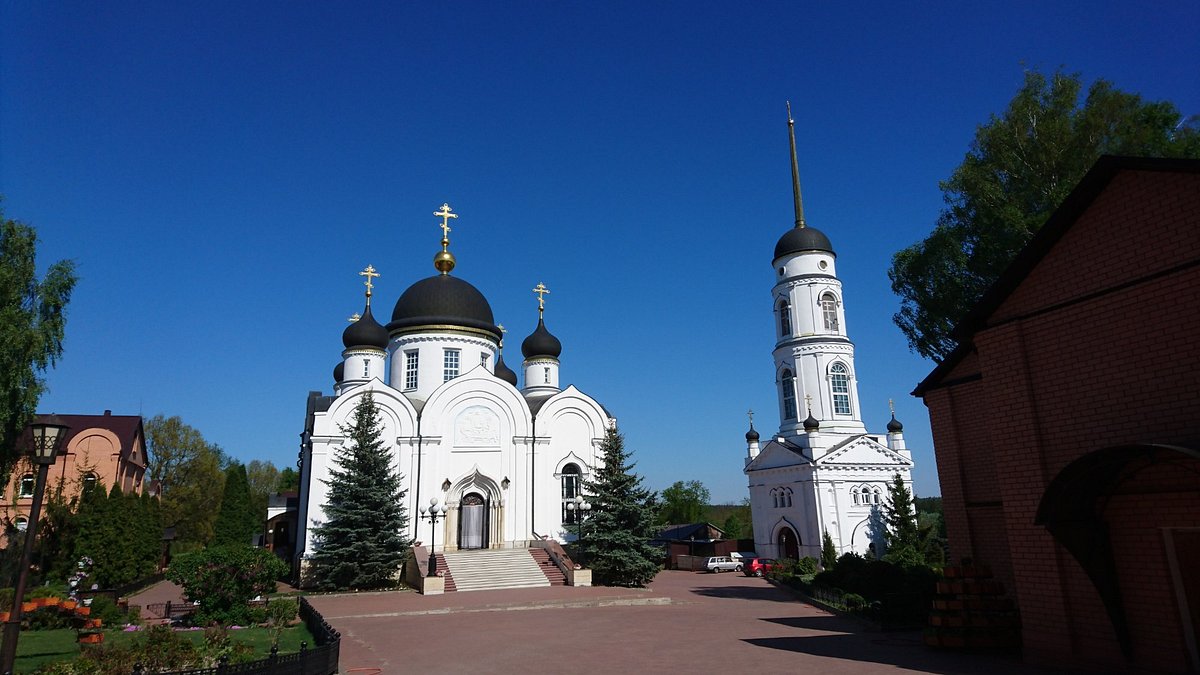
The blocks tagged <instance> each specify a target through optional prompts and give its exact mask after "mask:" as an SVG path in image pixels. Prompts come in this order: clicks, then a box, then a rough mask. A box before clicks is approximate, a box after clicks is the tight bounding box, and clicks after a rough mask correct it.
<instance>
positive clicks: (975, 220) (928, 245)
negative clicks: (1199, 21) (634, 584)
mask: <svg viewBox="0 0 1200 675" xmlns="http://www.w3.org/2000/svg"><path fill="white" fill-rule="evenodd" d="M1082 90H1083V82H1082V79H1081V77H1080V76H1079V75H1078V74H1067V73H1062V72H1056V73H1054V74H1053V75H1052V76H1050V77H1046V76H1045V75H1043V74H1041V73H1039V72H1036V71H1030V72H1027V73H1026V74H1025V82H1024V85H1023V86H1022V87H1021V88H1020V90H1018V91H1017V94H1016V96H1014V97H1013V99H1012V101H1011V102H1009V104H1008V108H1007V109H1006V110H1005V111H1004V113H1003V114H1002V115H1000V116H995V115H993V116H992V118H991V119H990V120H988V122H987V123H986V124H983V125H981V126H980V127H979V128H978V129H977V130H976V133H975V139H974V141H972V143H971V147H970V150H969V151H968V152H967V156H966V157H965V158H964V159H963V162H962V164H961V165H959V167H958V168H957V169H955V170H954V173H953V174H951V176H950V178H949V179H948V180H946V181H944V182H942V183H941V185H940V187H941V190H942V195H943V198H944V200H945V202H946V207H945V208H944V209H943V210H942V213H941V215H940V216H939V217H938V221H937V225H936V227H935V228H934V230H933V232H932V233H931V234H930V235H929V236H928V237H926V238H925V240H924V241H921V242H919V243H917V244H914V245H912V246H910V247H908V248H906V249H904V250H902V251H900V252H899V253H897V254H896V255H895V256H894V257H893V259H892V267H891V269H890V270H889V271H888V277H889V278H890V279H891V281H892V291H893V292H895V293H896V294H897V295H899V296H900V311H899V313H897V314H896V315H895V316H894V317H893V320H894V321H895V322H896V325H898V326H899V327H900V329H901V330H902V331H903V332H904V335H905V336H906V337H907V338H908V343H909V347H910V348H911V349H912V350H913V351H915V352H917V353H918V354H921V355H922V356H925V357H928V358H931V359H934V360H937V361H940V360H942V359H943V358H945V357H946V355H948V354H949V353H950V351H951V350H953V349H954V347H955V345H956V341H955V339H954V337H953V336H952V331H953V328H954V326H955V325H956V324H957V323H958V322H959V321H960V320H961V319H962V318H963V317H965V316H966V313H967V311H968V310H969V309H970V308H971V307H972V306H974V305H975V303H976V302H977V301H978V300H979V298H980V296H981V295H982V294H983V292H984V291H985V290H987V288H988V287H989V286H991V285H992V283H993V282H994V281H995V280H996V279H997V278H998V277H999V276H1000V273H1001V272H1003V271H1004V269H1005V268H1006V267H1007V266H1008V264H1009V263H1010V262H1011V261H1012V259H1013V257H1014V256H1015V255H1016V253H1017V252H1018V251H1019V250H1020V249H1021V247H1023V246H1024V245H1025V243H1026V242H1028V241H1029V238H1030V237H1032V236H1033V234H1034V233H1035V232H1037V230H1038V229H1039V228H1040V227H1041V226H1042V223H1043V222H1045V220H1046V218H1047V217H1048V216H1049V215H1050V213H1051V212H1052V211H1053V210H1054V209H1055V208H1057V207H1058V205H1059V204H1060V203H1061V202H1062V200H1063V198H1064V197H1066V195H1067V194H1068V193H1069V192H1070V191H1071V189H1072V188H1074V187H1075V185H1076V183H1078V182H1079V179H1080V178H1082V177H1083V175H1084V173H1086V172H1087V170H1088V169H1089V168H1090V167H1091V166H1092V165H1093V164H1094V163H1095V162H1096V160H1097V159H1098V158H1099V157H1100V155H1102V154H1114V155H1145V156H1162V157H1180V156H1187V157H1197V156H1200V133H1198V132H1197V131H1196V130H1195V129H1194V128H1190V127H1185V126H1183V125H1181V123H1180V114H1179V111H1178V110H1176V108H1175V106H1174V105H1172V104H1171V103H1168V102H1146V101H1143V100H1142V98H1141V97H1140V96H1138V95H1137V94H1130V93H1126V92H1123V91H1120V90H1118V89H1116V88H1115V87H1113V85H1112V84H1110V83H1108V82H1106V81H1104V80H1097V81H1096V82H1095V83H1093V84H1092V86H1091V87H1090V88H1089V89H1088V93H1087V96H1086V98H1084V99H1083V100H1082V101H1081V100H1080V92H1081V91H1082Z"/></svg>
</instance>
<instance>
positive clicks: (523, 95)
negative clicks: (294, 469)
mask: <svg viewBox="0 0 1200 675" xmlns="http://www.w3.org/2000/svg"><path fill="white" fill-rule="evenodd" d="M742 5H744V6H735V4H734V3H705V2H687V3H683V2H664V3H644V2H628V3H624V2H604V3H582V2H512V3H482V2H478V3H454V2H450V3H379V4H372V3H325V4H318V3H308V2H274V3H268V2H255V3H215V2H214V3H207V2H206V3H132V2H106V3H0V193H2V194H3V195H4V199H5V201H4V210H5V213H6V216H7V217H10V218H16V219H18V220H22V221H24V222H27V223H30V224H32V225H34V226H35V227H36V228H37V229H38V233H39V236H40V238H41V241H42V244H41V248H40V254H41V257H40V259H39V263H40V264H41V266H42V267H44V266H45V265H47V264H49V262H50V261H52V260H55V259H59V258H72V259H74V260H75V261H76V262H77V263H78V267H79V274H80V282H79V285H78V287H77V290H76V293H75V296H74V298H73V300H72V302H71V305H70V313H69V322H68V327H67V341H66V352H65V354H64V357H63V359H62V360H61V361H60V363H59V365H58V367H57V368H56V369H55V370H54V371H52V372H51V373H50V374H49V376H48V380H49V385H50V392H49V393H48V394H47V395H46V396H45V397H44V398H43V401H42V405H41V406H40V409H41V410H42V411H44V412H50V411H56V412H60V413H98V412H101V411H102V410H104V409H111V410H113V411H114V412H115V413H120V414H136V413H141V414H144V415H146V416H151V415H154V414H157V413H163V414H167V415H179V416H181V417H182V418H183V419H184V421H186V422H187V423H189V424H191V425H193V426H195V427H197V428H198V429H200V430H201V431H202V432H203V433H204V435H205V437H206V438H208V439H209V440H211V441H213V442H216V443H218V444H219V445H221V446H222V447H223V448H224V449H225V450H227V451H228V452H229V453H230V454H231V455H233V456H234V457H237V458H239V459H242V460H246V461H248V460H250V459H268V460H271V461H273V462H274V463H275V464H276V465H279V466H282V465H288V464H292V463H293V462H294V461H295V458H296V451H297V448H298V442H299V441H298V434H299V432H300V431H301V429H302V423H303V413H304V399H305V395H306V392H308V391H309V390H313V389H317V390H323V391H326V392H328V391H329V389H330V385H331V382H332V376H331V371H332V369H333V366H334V365H335V364H336V363H337V361H338V360H339V359H340V352H341V342H340V336H341V332H342V330H343V329H344V327H345V325H346V324H345V318H346V317H347V316H348V315H350V314H351V313H353V312H356V311H359V310H360V309H361V308H362V286H361V284H360V281H361V278H360V277H358V276H357V274H356V273H357V272H358V271H359V270H360V269H362V268H363V267H364V266H365V265H367V264H368V263H370V264H372V265H374V266H375V267H376V268H377V269H378V270H379V271H380V272H381V273H382V275H383V276H382V277H381V278H380V279H378V280H377V282H376V284H377V286H376V298H375V301H376V307H379V308H380V309H379V310H377V314H378V315H381V317H382V318H384V319H386V318H387V316H390V308H391V306H392V304H394V302H395V300H396V298H397V297H399V295H400V293H401V292H403V290H404V289H405V288H407V287H408V285H409V284H411V283H413V282H415V281H417V280H419V279H421V278H424V277H426V276H429V275H431V274H433V273H434V270H433V267H432V263H431V260H432V256H433V254H434V253H435V252H436V251H437V250H438V240H439V236H440V230H439V229H438V227H437V225H436V224H437V222H438V220H437V219H436V218H434V217H433V216H432V212H433V211H434V210H436V209H437V208H438V207H439V206H440V205H441V204H442V203H443V202H449V203H450V204H451V206H452V207H453V208H454V210H455V211H456V212H458V213H460V214H461V218H460V219H459V220H458V221H456V222H455V224H454V225H455V229H454V232H453V233H452V235H451V238H452V242H453V243H452V250H453V251H454V253H455V254H456V256H457V257H458V268H457V269H456V270H455V274H456V275H458V276H460V277H462V278H464V279H466V280H468V281H470V282H471V283H472V284H474V285H475V286H476V287H478V288H479V289H480V290H481V291H483V292H484V294H485V295H486V296H487V297H488V299H489V300H490V302H491V304H492V308H493V310H494V312H495V314H496V318H497V320H498V321H499V322H500V323H503V324H504V325H505V326H506V327H507V328H509V330H510V333H509V338H510V339H509V344H510V348H509V349H508V350H507V351H508V359H507V360H508V361H509V362H510V363H512V364H513V365H514V366H515V365H518V364H519V362H520V352H519V348H518V345H519V343H520V340H521V339H522V338H523V337H524V336H525V335H527V334H528V333H529V332H531V331H532V330H533V328H534V327H535V325H536V322H537V302H536V298H535V296H534V295H533V294H532V293H531V292H530V289H532V288H533V286H534V285H535V284H537V282H539V281H544V282H545V283H546V285H547V286H548V287H549V288H550V289H551V295H550V296H548V298H547V310H546V322H547V325H548V327H549V328H550V330H551V331H552V332H553V333H555V334H556V335H557V336H558V337H559V338H560V339H561V340H562V342H563V355H562V371H561V372H562V380H563V382H564V383H574V384H576V385H577V386H579V387H580V388H581V389H583V390H584V391H586V392H588V393H590V394H592V395H593V396H595V397H596V398H597V399H598V400H600V401H601V402H603V403H604V404H605V405H606V406H607V407H608V408H609V409H610V410H611V411H612V412H613V413H614V414H615V415H616V416H617V417H618V418H619V420H620V423H621V428H622V430H623V431H624V433H625V434H626V436H627V441H628V446H629V447H630V449H632V450H633V451H634V453H635V459H636V460H637V461H638V470H639V471H640V472H641V473H642V474H643V475H644V476H645V477H646V479H647V482H648V483H649V485H650V486H651V487H654V488H656V489H661V488H663V487H666V486H667V485H669V484H670V483H672V482H674V481H675V480H690V479H697V480H700V481H702V482H703V483H704V484H705V485H707V486H708V487H709V488H710V489H711V491H712V494H713V498H714V500H715V501H718V502H728V501H736V500H740V499H741V498H742V497H743V496H745V495H746V489H745V478H744V476H743V474H742V473H741V468H742V465H743V457H744V455H745V442H744V440H743V434H744V432H745V430H746V415H745V411H746V410H747V409H748V408H753V409H754V410H756V411H758V414H757V415H756V420H757V424H756V426H757V427H758V428H759V429H760V430H762V431H764V432H769V431H772V430H774V429H775V428H776V427H777V425H778V414H777V412H776V410H777V403H776V400H775V393H774V392H775V390H774V385H773V371H772V361H771V349H772V347H773V340H774V332H773V321H772V316H771V299H770V290H771V285H772V283H773V276H772V268H771V254H772V250H773V247H774V243H775V240H776V239H777V238H778V237H779V236H780V235H781V234H782V233H783V232H784V231H786V230H787V229H788V228H789V227H791V224H792V213H791V208H792V202H791V188H790V168H789V159H788V150H787V133H786V113H785V110H784V101H785V100H788V99H790V100H791V102H792V109H793V114H794V117H795V119H796V133H797V139H796V140H797V145H798V148H799V159H800V173H801V180H802V183H803V190H804V202H805V211H806V216H807V219H808V222H809V223H810V224H811V225H813V226H815V227H818V228H820V229H821V230H822V231H824V232H825V233H826V234H828V235H829V237H830V239H831V240H832V241H833V244H834V247H835V249H836V250H837V252H838V256H839V257H838V272H839V276H840V277H841V279H842V281H843V283H844V288H845V305H846V313H847V327H848V329H849V332H850V336H851V338H852V339H853V340H854V342H855V343H856V345H857V361H856V363H857V371H858V380H859V392H860V396H861V398H862V409H863V413H864V416H865V418H866V421H867V423H868V427H869V428H871V429H873V430H882V428H883V425H884V424H885V423H886V422H887V419H888V405H887V401H888V399H889V398H894V399H895V400H896V407H897V417H898V418H899V419H900V420H901V421H903V422H904V424H905V430H906V432H907V439H908V443H909V446H910V447H912V448H913V449H914V455H915V458H916V460H917V470H916V472H915V481H916V490H917V492H918V494H922V495H932V494H937V493H938V492H939V488H938V484H937V473H936V468H935V464H934V459H933V451H932V441H931V437H930V433H929V422H928V416H927V414H926V411H925V408H924V406H922V405H921V403H920V402H919V401H917V400H916V399H913V398H911V397H910V396H909V395H908V393H909V392H910V391H911V390H912V388H913V386H914V385H915V384H916V383H917V382H918V381H919V380H920V379H922V378H923V377H924V376H925V375H926V374H927V373H928V371H929V370H930V368H931V367H932V364H931V363H930V362H927V361H924V360H922V359H920V358H918V357H916V356H915V355H913V354H911V353H909V351H908V349H907V346H906V343H905V341H904V338H903V336H902V335H901V334H900V332H899V330H898V329H896V328H895V326H894V325H893V324H892V322H891V315H892V314H893V313H894V312H895V311H896V310H897V307H898V300H897V298H896V297H895V296H894V295H893V294H892V293H891V291H890V287H889V284H888V280H887V268H888V265H889V263H890V260H891V256H892V254H893V253H894V252H895V251H897V250H899V249H901V248H903V247H904V246H906V245H908V244H911V243H913V242H914V241H917V240H919V239H920V238H922V237H923V236H924V235H925V234H927V233H928V232H929V230H930V229H931V228H932V226H933V223H934V221H935V219H936V217H937V214H938V211H939V209H940V207H941V194H940V192H939V191H938V187H937V184H938V181H939V180H943V179H945V178H946V177H947V176H949V174H950V172H951V171H952V170H953V169H954V167H955V166H957V165H958V163H959V162H960V161H961V160H962V157H963V155H964V153H965V152H966V150H967V148H968V144H969V143H970V140H971V138H972V135H973V133H974V130H975V128H976V126H977V125H978V124H980V123H983V122H984V121H986V120H987V118H988V116H989V115H990V114H992V113H996V112H999V111H1001V110H1002V109H1003V107H1004V106H1005V104H1006V103H1007V102H1008V100H1009V99H1010V98H1011V97H1012V95H1013V93H1014V92H1015V91H1016V89H1017V87H1018V86H1019V85H1020V83H1021V81H1022V78H1023V74H1022V73H1023V70H1024V69H1025V68H1027V67H1035V68H1038V69H1041V70H1043V71H1044V72H1050V71H1053V70H1054V69H1056V68H1058V67H1060V66H1061V67H1064V68H1065V69H1066V70H1068V71H1078V72H1081V73H1082V74H1083V75H1084V77H1085V79H1086V80H1088V81H1091V80H1092V79H1094V78H1097V77H1103V78H1106V79H1108V80H1110V81H1112V82H1114V83H1115V84H1116V85H1117V86H1118V87H1119V88H1121V89H1124V90H1127V91H1134V92H1138V93H1140V94H1142V95H1143V96H1144V97H1145V98H1147V99H1150V100H1163V99H1166V100H1171V101H1173V102H1174V103H1175V104H1176V105H1177V106H1178V107H1179V108H1180V109H1181V110H1182V111H1184V112H1185V113H1187V114H1195V113H1200V68H1198V66H1200V42H1198V41H1197V40H1196V38H1195V34H1196V29H1197V27H1200V4H1197V3H1195V2H1154V3H1133V2H1123V3H1082V2H1079V3H1045V2H1003V3H1000V2H980V3H961V2H953V3H951V2H946V3H917V4H915V5H914V4H908V5H898V4H895V3H880V4H872V3H865V4H863V3H793V2H767V3H749V4H748V5H747V3H742ZM835 5H836V6H835Z"/></svg>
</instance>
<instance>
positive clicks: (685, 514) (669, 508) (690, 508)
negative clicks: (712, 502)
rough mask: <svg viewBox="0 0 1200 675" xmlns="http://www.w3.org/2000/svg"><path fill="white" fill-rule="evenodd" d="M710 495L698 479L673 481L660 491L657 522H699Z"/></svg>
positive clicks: (683, 523) (677, 523)
mask: <svg viewBox="0 0 1200 675" xmlns="http://www.w3.org/2000/svg"><path fill="white" fill-rule="evenodd" d="M711 497H712V495H711V494H710V493H709V491H708V488H706V487H704V484H703V483H701V482H700V481H698V480H689V481H687V482H684V481H681V480H679V481H675V483H674V484H672V485H671V487H669V488H667V489H665V490H663V491H662V495H661V507H660V510H659V512H658V522H660V523H663V524H668V525H686V524H689V523H698V522H701V521H702V520H703V519H704V511H705V509H706V508H707V507H708V502H709V499H710V498H711Z"/></svg>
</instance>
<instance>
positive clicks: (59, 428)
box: [0, 416, 67, 673]
mask: <svg viewBox="0 0 1200 675" xmlns="http://www.w3.org/2000/svg"><path fill="white" fill-rule="evenodd" d="M29 426H30V429H31V430H32V431H33V460H34V461H35V462H36V463H37V465H38V474H37V485H36V486H35V487H34V489H33V504H32V505H31V506H30V507H29V521H28V524H27V525H26V526H25V548H24V550H22V551H21V566H20V567H19V568H17V584H16V588H15V589H14V590H13V606H12V611H11V612H9V614H8V621H5V622H4V637H3V642H0V673H11V672H12V669H13V662H15V661H16V660H17V640H18V639H19V638H20V637H21V618H22V617H21V603H22V602H24V601H25V584H26V583H28V581H29V566H30V565H31V564H32V563H33V542H34V540H35V539H36V538H37V529H38V518H40V517H41V515H42V497H43V496H44V494H45V492H46V473H47V472H48V471H50V465H51V464H54V459H55V458H56V457H57V456H58V449H59V447H60V446H61V445H62V442H63V439H64V438H66V437H67V426H66V425H64V424H61V423H60V420H59V419H58V418H57V417H55V416H51V417H48V418H45V421H44V422H40V423H37V424H31V425H29Z"/></svg>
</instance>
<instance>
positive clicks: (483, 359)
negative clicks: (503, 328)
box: [479, 353, 487, 368]
mask: <svg viewBox="0 0 1200 675" xmlns="http://www.w3.org/2000/svg"><path fill="white" fill-rule="evenodd" d="M479 365H481V366H483V367H484V368H487V353H483V354H480V355H479Z"/></svg>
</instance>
